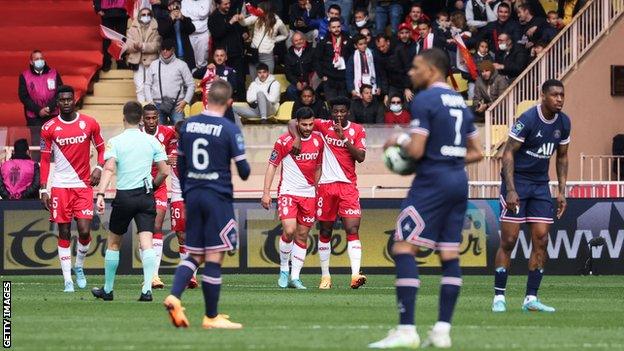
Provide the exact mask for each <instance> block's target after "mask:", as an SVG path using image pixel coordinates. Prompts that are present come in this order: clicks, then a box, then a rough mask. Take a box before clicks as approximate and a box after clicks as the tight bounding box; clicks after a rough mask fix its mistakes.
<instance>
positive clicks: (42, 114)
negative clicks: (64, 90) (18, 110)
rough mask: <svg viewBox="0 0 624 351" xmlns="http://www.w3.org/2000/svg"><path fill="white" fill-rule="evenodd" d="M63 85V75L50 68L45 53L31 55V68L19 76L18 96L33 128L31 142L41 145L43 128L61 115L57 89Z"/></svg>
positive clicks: (35, 52)
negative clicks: (46, 123) (40, 133)
mask: <svg viewBox="0 0 624 351" xmlns="http://www.w3.org/2000/svg"><path fill="white" fill-rule="evenodd" d="M61 85H63V80H62V79H61V75H60V74H59V73H58V72H57V71H56V70H55V69H54V68H50V67H48V65H47V64H46V61H45V58H44V57H43V53H42V52H41V51H39V50H35V51H33V52H32V53H31V54H30V61H29V67H28V69H27V70H25V71H24V72H22V74H20V76H19V87H18V95H19V98H20V101H21V102H22V104H23V105H24V115H25V117H26V125H27V126H29V127H31V128H30V129H31V136H32V138H31V142H32V143H33V145H39V132H40V131H41V126H42V125H43V124H44V123H45V122H47V121H49V120H50V119H52V118H53V117H56V116H57V115H58V114H59V111H58V106H57V105H56V89H58V87H60V86H61Z"/></svg>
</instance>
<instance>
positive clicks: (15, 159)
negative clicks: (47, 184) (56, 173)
mask: <svg viewBox="0 0 624 351" xmlns="http://www.w3.org/2000/svg"><path fill="white" fill-rule="evenodd" d="M0 196H1V197H2V199H3V200H24V199H37V198H39V164H38V163H37V162H34V161H33V160H32V159H31V158H30V155H29V151H28V142H27V141H26V139H18V140H17V141H15V144H14V146H13V156H11V159H10V160H8V161H6V162H4V163H3V164H2V166H0Z"/></svg>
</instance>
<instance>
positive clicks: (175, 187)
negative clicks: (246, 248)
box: [169, 121, 197, 289]
mask: <svg viewBox="0 0 624 351" xmlns="http://www.w3.org/2000/svg"><path fill="white" fill-rule="evenodd" d="M183 123H184V121H178V122H176V124H175V128H174V129H175V133H176V135H175V137H176V141H175V148H174V149H173V150H172V151H171V155H170V156H171V157H170V159H172V160H174V163H173V164H172V165H171V174H170V177H171V205H170V206H171V207H170V209H169V214H170V216H171V230H173V231H174V232H175V234H176V237H177V238H178V250H179V251H178V252H179V254H180V261H183V260H185V259H186V258H187V257H188V252H186V249H185V248H184V238H185V237H186V234H185V231H186V213H185V212H186V208H185V206H184V199H183V198H182V188H181V187H180V177H179V175H178V168H177V167H176V164H175V161H176V160H177V158H178V150H177V148H178V140H177V139H178V138H179V137H180V128H181V127H182V124H183ZM195 273H197V271H195ZM195 273H193V277H192V278H191V280H190V281H189V283H188V286H187V288H189V289H195V288H196V287H197V279H196V278H195Z"/></svg>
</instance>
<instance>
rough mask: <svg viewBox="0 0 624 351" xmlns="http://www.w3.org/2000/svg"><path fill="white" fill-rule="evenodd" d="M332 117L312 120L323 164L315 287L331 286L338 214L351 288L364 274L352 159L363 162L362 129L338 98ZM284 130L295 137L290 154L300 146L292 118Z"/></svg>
mask: <svg viewBox="0 0 624 351" xmlns="http://www.w3.org/2000/svg"><path fill="white" fill-rule="evenodd" d="M329 104H330V107H331V113H332V117H333V120H321V119H320V118H319V119H315V120H314V130H315V131H318V132H320V133H321V135H322V136H323V141H324V142H325V149H324V151H323V167H322V174H321V179H320V181H319V187H318V194H317V213H316V215H317V219H318V220H319V221H320V222H321V231H320V236H319V242H318V251H319V258H320V261H321V283H320V285H319V289H329V288H331V285H332V283H331V277H330V275H329V258H330V256H331V236H332V231H333V229H334V223H335V221H336V217H337V216H340V218H341V219H342V224H343V225H344V228H345V232H346V234H347V253H348V255H349V260H350V261H351V288H353V289H357V288H359V287H360V286H362V285H364V284H365V283H366V276H364V275H362V274H361V272H360V264H361V261H362V244H361V242H360V237H359V235H358V231H359V229H360V219H361V217H362V212H361V209H360V193H359V191H358V188H357V175H356V174H355V162H360V163H361V162H364V158H365V157H366V131H365V130H364V128H363V127H362V126H361V125H359V124H357V123H353V122H350V121H349V120H348V117H349V107H350V104H351V101H350V100H349V99H347V98H345V97H338V98H335V99H333V100H330V102H329ZM288 130H289V131H290V133H291V134H292V135H296V136H297V139H296V140H295V142H294V143H293V150H294V153H295V154H297V153H299V150H300V149H301V146H300V143H301V139H300V138H299V134H298V133H299V132H298V131H297V128H296V121H291V122H290V123H289V125H288Z"/></svg>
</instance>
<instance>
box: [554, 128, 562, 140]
mask: <svg viewBox="0 0 624 351" xmlns="http://www.w3.org/2000/svg"><path fill="white" fill-rule="evenodd" d="M553 137H555V139H559V138H561V131H560V130H559V129H556V130H555V132H554V133H553Z"/></svg>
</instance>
